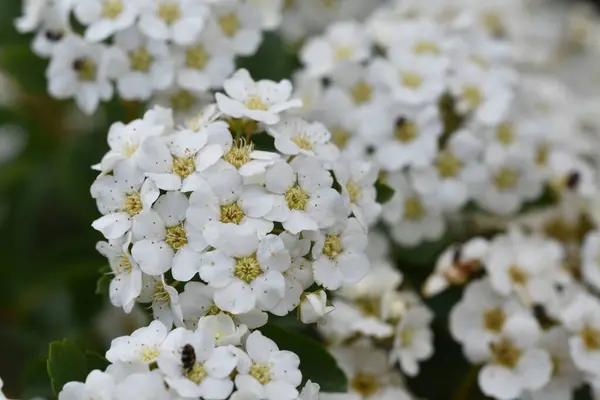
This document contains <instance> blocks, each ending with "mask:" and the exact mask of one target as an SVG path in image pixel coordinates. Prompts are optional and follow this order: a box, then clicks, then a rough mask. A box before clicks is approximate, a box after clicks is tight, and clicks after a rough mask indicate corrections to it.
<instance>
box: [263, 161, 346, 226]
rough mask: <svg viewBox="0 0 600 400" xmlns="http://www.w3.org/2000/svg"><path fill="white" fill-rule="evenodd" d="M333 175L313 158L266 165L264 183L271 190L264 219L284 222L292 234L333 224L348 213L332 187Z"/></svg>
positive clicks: (339, 196) (340, 197)
mask: <svg viewBox="0 0 600 400" xmlns="http://www.w3.org/2000/svg"><path fill="white" fill-rule="evenodd" d="M332 185H333V177H332V176H331V173H330V172H329V171H328V170H326V169H325V168H323V166H322V165H321V163H320V161H319V160H318V159H316V158H314V157H305V156H298V157H296V158H295V159H294V160H293V161H292V162H291V163H290V164H288V163H287V162H285V161H283V160H280V161H277V162H275V163H274V164H273V165H272V166H270V167H268V168H267V172H266V174H265V186H266V188H267V190H268V191H270V192H272V193H274V204H273V209H272V210H271V212H270V213H269V214H267V216H266V218H267V219H270V220H273V221H278V222H281V223H282V224H283V227H284V229H285V230H287V231H289V232H290V233H292V234H296V233H300V232H301V231H303V230H318V229H325V228H329V227H331V226H333V225H334V224H335V223H336V222H339V221H341V220H343V219H344V218H345V217H346V216H347V215H348V214H347V210H346V208H345V207H344V204H343V199H342V196H341V195H340V194H339V193H338V192H337V191H336V190H335V189H333V188H332V187H331V186H332Z"/></svg>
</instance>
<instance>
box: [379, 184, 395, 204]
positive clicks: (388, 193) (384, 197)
mask: <svg viewBox="0 0 600 400" xmlns="http://www.w3.org/2000/svg"><path fill="white" fill-rule="evenodd" d="M375 190H376V191H377V202H378V203H379V204H383V203H387V202H388V201H390V199H391V198H392V196H394V192H395V191H394V189H392V188H391V187H389V186H388V185H386V184H385V183H383V182H381V180H378V181H377V182H375Z"/></svg>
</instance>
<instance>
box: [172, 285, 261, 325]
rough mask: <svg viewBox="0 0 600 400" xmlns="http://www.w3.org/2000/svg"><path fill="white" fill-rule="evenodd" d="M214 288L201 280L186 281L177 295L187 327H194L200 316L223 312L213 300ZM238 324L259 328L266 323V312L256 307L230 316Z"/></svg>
mask: <svg viewBox="0 0 600 400" xmlns="http://www.w3.org/2000/svg"><path fill="white" fill-rule="evenodd" d="M214 292H215V289H213V288H212V287H210V286H207V285H205V284H204V283H201V282H188V283H186V284H185V290H184V291H183V292H182V293H181V294H180V295H179V296H180V303H181V310H182V312H183V321H184V322H185V326H186V327H187V328H188V329H196V327H197V326H198V321H199V319H200V317H203V316H205V315H207V316H210V315H220V314H225V312H224V311H222V310H221V309H220V308H219V307H217V306H216V305H215V303H214V301H213V297H214ZM231 317H232V318H233V319H234V321H235V322H236V323H237V324H238V325H246V326H247V327H248V328H249V329H256V328H260V327H261V326H263V325H264V324H266V323H267V319H268V316H267V313H265V312H263V311H260V310H259V309H257V308H254V309H252V310H250V311H249V312H247V313H244V314H237V315H232V316H231Z"/></svg>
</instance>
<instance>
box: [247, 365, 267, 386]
mask: <svg viewBox="0 0 600 400" xmlns="http://www.w3.org/2000/svg"><path fill="white" fill-rule="evenodd" d="M250 376H252V377H254V379H256V380H257V381H258V382H259V383H260V384H261V385H266V384H267V383H269V382H271V370H270V369H269V367H268V366H267V365H265V364H252V367H250Z"/></svg>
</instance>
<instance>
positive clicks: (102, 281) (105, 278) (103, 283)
mask: <svg viewBox="0 0 600 400" xmlns="http://www.w3.org/2000/svg"><path fill="white" fill-rule="evenodd" d="M110 273H111V269H110V267H109V266H108V265H105V266H104V267H102V268H100V275H101V276H100V278H98V281H97V282H96V294H105V293H108V286H109V285H110V281H111V280H112V278H113V277H112V275H111V274H110Z"/></svg>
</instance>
